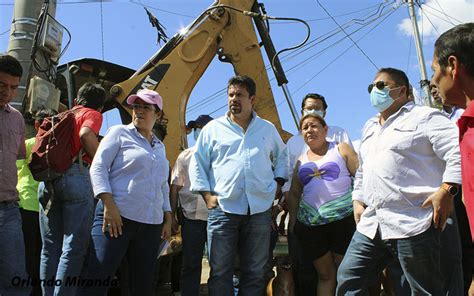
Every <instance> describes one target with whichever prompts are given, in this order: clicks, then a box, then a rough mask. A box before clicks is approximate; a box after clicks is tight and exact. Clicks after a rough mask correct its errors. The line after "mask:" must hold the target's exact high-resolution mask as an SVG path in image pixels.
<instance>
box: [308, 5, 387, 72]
mask: <svg viewBox="0 0 474 296" xmlns="http://www.w3.org/2000/svg"><path fill="white" fill-rule="evenodd" d="M316 2H318V4H319V6H321V8H322V9H323V10H324V11H325V12H326V13H327V14H328V15H329V16H330V17H331V19H332V20H333V21H334V22H335V23H336V24H337V25H338V26H339V28H341V30H342V31H343V32H344V34H346V35H347V37H348V38H349V39H350V40H351V41H352V42H353V43H354V44H355V46H356V47H357V48H358V49H359V50H360V51H361V52H362V54H363V55H364V56H365V57H366V58H367V59H368V60H369V61H370V62H371V63H372V65H373V66H374V67H375V69H377V70H378V69H379V67H377V65H376V64H375V63H374V62H373V61H372V59H371V58H370V57H369V56H368V55H367V54H366V53H365V52H364V50H362V48H360V46H359V45H358V44H357V43H356V42H355V41H354V40H353V39H352V38H351V36H349V35H348V34H347V33H346V31H345V30H344V29H343V28H342V27H341V26H340V25H339V23H338V22H337V21H336V19H335V18H334V17H332V16H331V14H330V13H329V11H327V10H326V8H324V6H323V5H322V4H321V2H319V0H316Z"/></svg>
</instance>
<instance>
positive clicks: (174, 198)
mask: <svg viewBox="0 0 474 296" xmlns="http://www.w3.org/2000/svg"><path fill="white" fill-rule="evenodd" d="M182 188H183V186H179V185H176V184H171V187H170V204H171V232H172V233H173V234H174V233H176V232H178V221H177V220H176V209H177V207H178V198H179V197H178V193H179V191H180V190H181V189H182Z"/></svg>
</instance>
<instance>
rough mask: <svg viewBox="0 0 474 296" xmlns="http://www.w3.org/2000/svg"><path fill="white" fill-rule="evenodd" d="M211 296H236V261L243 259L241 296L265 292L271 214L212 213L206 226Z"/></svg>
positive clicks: (216, 211)
mask: <svg viewBox="0 0 474 296" xmlns="http://www.w3.org/2000/svg"><path fill="white" fill-rule="evenodd" d="M207 230H208V247H209V264H210V266H211V274H210V277H209V281H208V288H209V296H230V295H233V294H234V291H233V280H232V275H233V271H234V266H233V261H234V259H235V257H236V255H237V254H238V255H239V258H240V284H239V295H241V296H247V295H248V296H255V295H262V293H264V291H265V264H266V262H267V260H268V249H269V244H270V230H271V212H270V210H267V211H265V212H262V213H258V214H254V215H236V214H230V213H226V212H224V211H222V209H221V208H220V207H219V206H217V207H216V208H213V209H211V210H209V218H208V224H207Z"/></svg>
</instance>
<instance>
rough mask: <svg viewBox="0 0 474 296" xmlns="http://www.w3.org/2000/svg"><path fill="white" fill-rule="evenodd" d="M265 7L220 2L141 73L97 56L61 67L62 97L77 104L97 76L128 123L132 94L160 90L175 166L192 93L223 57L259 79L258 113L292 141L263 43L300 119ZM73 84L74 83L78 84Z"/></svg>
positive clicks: (237, 0)
mask: <svg viewBox="0 0 474 296" xmlns="http://www.w3.org/2000/svg"><path fill="white" fill-rule="evenodd" d="M264 11H265V10H264V7H263V5H262V4H260V3H258V2H257V1H255V0H218V1H216V2H214V3H213V4H212V5H211V6H210V7H209V8H207V9H206V10H205V11H204V12H203V13H202V14H201V15H200V16H198V17H197V18H196V19H195V20H194V21H193V22H192V23H191V24H190V25H189V26H188V27H187V28H186V29H185V30H183V31H182V32H179V33H177V34H176V35H175V36H173V37H172V38H171V39H170V40H169V41H168V42H167V43H166V44H165V45H164V46H163V47H162V48H161V49H160V50H158V52H156V53H155V55H154V56H153V57H151V58H150V59H149V60H148V61H147V62H146V63H145V64H144V65H143V66H142V67H141V68H140V69H138V70H137V71H135V72H133V71H132V70H131V69H127V68H124V67H121V66H118V65H114V64H111V63H108V62H104V61H99V60H93V59H83V60H79V61H74V62H70V63H68V64H67V65H64V66H62V67H59V68H58V74H60V75H59V76H58V83H57V85H58V86H59V88H60V89H61V90H62V92H61V93H62V98H63V100H66V101H69V102H72V98H73V97H74V95H75V94H76V92H77V89H78V88H79V87H80V86H81V85H82V83H83V82H86V81H91V80H95V81H97V82H100V83H101V84H103V85H104V86H105V87H106V88H107V89H109V90H110V94H111V98H112V100H111V101H112V102H114V103H115V104H109V105H108V106H106V108H109V109H110V108H113V107H118V108H119V110H120V113H121V117H122V121H123V122H124V123H128V122H130V118H131V117H130V114H131V110H130V109H129V106H128V105H127V103H126V98H127V97H128V96H129V95H130V94H134V93H136V92H137V91H138V90H139V89H142V88H150V89H153V90H156V91H157V92H159V93H160V94H161V96H162V97H163V98H164V101H165V102H164V106H165V107H164V110H163V111H164V113H165V117H164V120H162V122H161V123H160V124H161V126H166V132H167V136H166V138H165V140H164V143H165V146H166V150H167V154H168V155H167V157H168V159H169V160H170V163H171V165H173V163H174V161H175V159H176V157H177V156H178V154H179V153H180V152H181V151H182V150H183V149H185V148H187V146H188V145H187V137H186V121H187V119H186V105H187V103H188V99H189V97H190V94H191V92H192V90H193V88H194V86H195V85H196V83H197V82H198V81H199V80H200V78H201V77H202V75H203V73H204V72H205V71H206V69H207V67H208V66H209V64H210V63H211V61H212V60H213V59H214V58H215V56H217V57H218V59H219V60H220V61H222V62H226V63H230V64H231V65H232V66H233V68H234V72H235V73H236V74H241V75H248V76H250V77H252V78H253V79H254V80H255V82H256V85H257V92H256V96H257V98H256V101H255V102H256V103H255V111H256V112H257V114H258V115H259V116H260V117H262V118H265V119H267V120H269V121H271V122H272V123H273V124H274V125H275V126H276V128H277V129H278V131H279V132H280V135H281V136H282V138H283V139H284V140H285V141H286V140H287V139H288V138H289V137H290V136H291V134H290V133H288V132H286V131H284V130H283V129H282V125H281V122H280V118H279V115H278V110H277V108H276V105H275V100H274V97H273V93H272V89H271V86H270V81H269V78H268V74H267V69H266V67H265V64H264V59H263V56H262V49H261V47H262V46H263V48H264V50H265V52H266V54H267V56H268V60H269V61H271V64H272V65H271V66H272V69H273V71H274V74H275V77H276V79H277V82H278V85H280V86H282V87H283V91H284V93H285V95H286V97H287V101H288V103H289V106H290V110H291V111H292V113H293V114H292V115H293V118H294V120H295V122H296V121H297V112H296V110H295V107H294V106H293V104H292V100H291V97H290V94H289V92H288V89H287V87H286V84H287V79H286V77H285V74H284V72H283V69H282V67H281V64H280V61H279V59H278V56H277V53H276V51H275V48H274V46H273V43H272V40H271V38H270V35H269V33H268V27H267V24H266V22H265V20H266V18H267V16H266V14H265V13H264ZM257 32H258V36H259V37H260V41H259V39H258V37H257ZM71 82H74V86H72V87H71V85H72V84H71ZM117 82H118V83H117Z"/></svg>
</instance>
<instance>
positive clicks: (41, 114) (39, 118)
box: [34, 109, 58, 124]
mask: <svg viewBox="0 0 474 296" xmlns="http://www.w3.org/2000/svg"><path fill="white" fill-rule="evenodd" d="M57 114H58V112H57V111H56V110H53V109H38V111H36V113H35V116H34V118H35V121H36V122H38V123H39V124H42V123H43V120H44V119H45V118H46V117H51V116H54V115H57Z"/></svg>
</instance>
